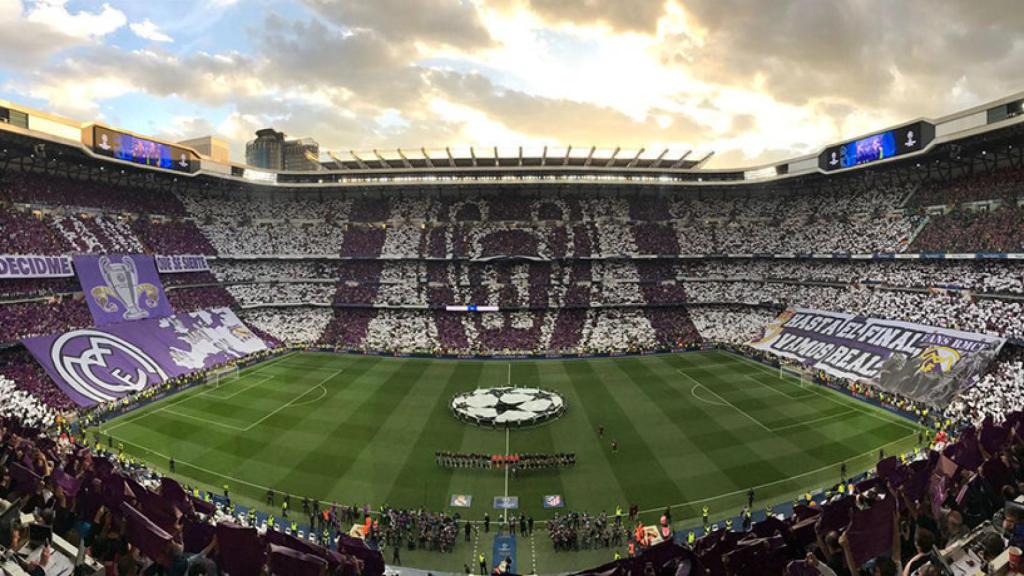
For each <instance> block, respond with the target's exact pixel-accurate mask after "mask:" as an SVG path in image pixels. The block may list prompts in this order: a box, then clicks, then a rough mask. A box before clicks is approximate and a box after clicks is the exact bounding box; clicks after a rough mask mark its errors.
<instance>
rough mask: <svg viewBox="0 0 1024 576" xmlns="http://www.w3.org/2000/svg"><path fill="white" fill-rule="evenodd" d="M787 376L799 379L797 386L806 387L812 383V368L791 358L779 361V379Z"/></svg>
mask: <svg viewBox="0 0 1024 576" xmlns="http://www.w3.org/2000/svg"><path fill="white" fill-rule="evenodd" d="M787 377H788V378H792V379H794V380H799V381H800V384H799V386H800V387H801V388H806V387H808V386H810V385H811V384H814V368H811V367H810V366H806V365H804V364H801V363H799V362H795V361H792V360H782V361H780V362H779V380H785V379H786V378H787Z"/></svg>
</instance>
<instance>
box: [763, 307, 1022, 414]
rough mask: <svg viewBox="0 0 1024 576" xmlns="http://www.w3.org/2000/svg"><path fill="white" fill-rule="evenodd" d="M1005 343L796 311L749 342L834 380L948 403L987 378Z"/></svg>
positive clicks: (967, 334)
mask: <svg viewBox="0 0 1024 576" xmlns="http://www.w3.org/2000/svg"><path fill="white" fill-rule="evenodd" d="M1004 343H1005V340H1004V339H1003V338H999V337H997V336H989V335H987V334H976V333H973V332H962V331H960V330H952V329H948V328H938V327H935V326H925V325H923V324H914V323H911V322H898V321H895V320H881V319H878V318H867V317H864V316H855V315H853V314H844V313H842V312H825V311H822V310H810V309H806V308H789V309H787V310H785V311H784V312H783V313H782V314H780V315H779V317H778V318H776V319H775V320H774V321H772V322H771V323H769V324H768V325H767V326H765V327H764V328H763V329H762V333H761V335H760V337H759V338H755V339H754V340H752V341H750V342H749V343H748V344H749V345H750V346H752V347H754V348H757V349H758V350H763V351H765V352H771V353H772V354H775V355H777V356H782V357H784V358H789V359H792V360H796V361H798V362H800V363H801V364H802V365H804V366H806V367H810V368H814V369H816V370H823V371H825V372H827V373H828V374H831V375H833V376H838V377H840V378H848V379H851V380H865V381H868V382H871V383H872V384H874V385H876V386H879V387H880V388H882V389H883V390H887V391H889V392H893V393H896V394H900V395H901V396H905V397H907V398H910V399H912V400H915V401H918V402H923V403H925V404H930V405H933V406H945V405H947V404H948V403H949V402H950V400H952V399H953V397H954V396H956V395H957V394H958V393H959V392H960V391H961V390H964V389H965V388H967V387H969V386H971V385H972V384H974V383H975V382H976V381H977V380H978V379H979V378H980V377H981V375H982V374H984V373H985V369H986V367H987V366H988V364H989V362H991V361H992V359H994V358H995V356H996V354H998V353H999V350H1000V349H1001V348H1002V346H1003V344H1004Z"/></svg>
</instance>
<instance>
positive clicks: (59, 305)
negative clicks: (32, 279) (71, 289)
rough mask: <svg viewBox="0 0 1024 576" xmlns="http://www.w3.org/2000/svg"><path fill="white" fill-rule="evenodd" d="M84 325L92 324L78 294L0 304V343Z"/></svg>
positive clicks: (59, 331)
mask: <svg viewBox="0 0 1024 576" xmlns="http://www.w3.org/2000/svg"><path fill="white" fill-rule="evenodd" d="M85 326H92V316H91V315H90V314H89V309H88V307H87V306H86V304H85V301H84V300H83V299H82V298H81V296H80V295H79V296H54V297H50V298H46V299H43V300H33V301H28V302H15V303H7V304H3V305H0V343H3V342H16V341H18V340H21V339H22V338H31V337H33V336H45V335H49V334H60V333H63V332H67V331H68V330H71V329H74V328H83V327H85Z"/></svg>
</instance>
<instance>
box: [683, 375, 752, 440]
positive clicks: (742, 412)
mask: <svg viewBox="0 0 1024 576" xmlns="http://www.w3.org/2000/svg"><path fill="white" fill-rule="evenodd" d="M676 370H677V371H678V372H679V373H680V374H682V375H683V376H685V377H687V378H689V379H690V381H691V382H693V383H695V384H698V385H700V386H703V387H704V389H705V390H707V391H708V392H711V393H712V394H714V395H715V397H716V398H718V399H719V400H721V401H722V402H725V404H726V405H727V406H729V407H730V408H732V409H733V410H735V411H737V412H739V413H740V414H743V415H744V416H746V417H747V418H748V419H750V421H751V422H753V423H754V424H757V425H758V426H760V427H761V428H763V429H764V430H765V431H766V432H771V431H772V429H771V428H769V427H767V426H765V425H764V424H762V423H761V421H760V420H758V419H757V418H754V417H753V416H751V415H750V414H747V413H746V412H744V411H743V409H742V408H740V407H739V406H736V405H735V404H733V403H732V402H729V401H728V400H726V399H725V398H722V396H721V395H720V394H719V393H718V392H715V391H714V390H712V389H711V388H709V387H708V386H706V385H704V384H701V383H700V382H698V381H697V380H696V379H695V378H694V377H693V376H690V375H689V374H687V373H686V372H683V371H682V370H679V369H678V368H677V369H676ZM691 392H692V390H691Z"/></svg>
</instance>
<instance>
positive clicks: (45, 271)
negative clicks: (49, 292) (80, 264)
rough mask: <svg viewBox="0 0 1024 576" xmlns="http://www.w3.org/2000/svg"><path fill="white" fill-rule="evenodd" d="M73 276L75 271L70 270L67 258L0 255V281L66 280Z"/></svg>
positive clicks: (69, 261)
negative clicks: (27, 279)
mask: <svg viewBox="0 0 1024 576" xmlns="http://www.w3.org/2000/svg"><path fill="white" fill-rule="evenodd" d="M74 275H75V271H74V270H73V269H72V268H71V258H70V257H69V256H41V255H38V254H3V255H0V279H7V278H67V277H69V276H74Z"/></svg>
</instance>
